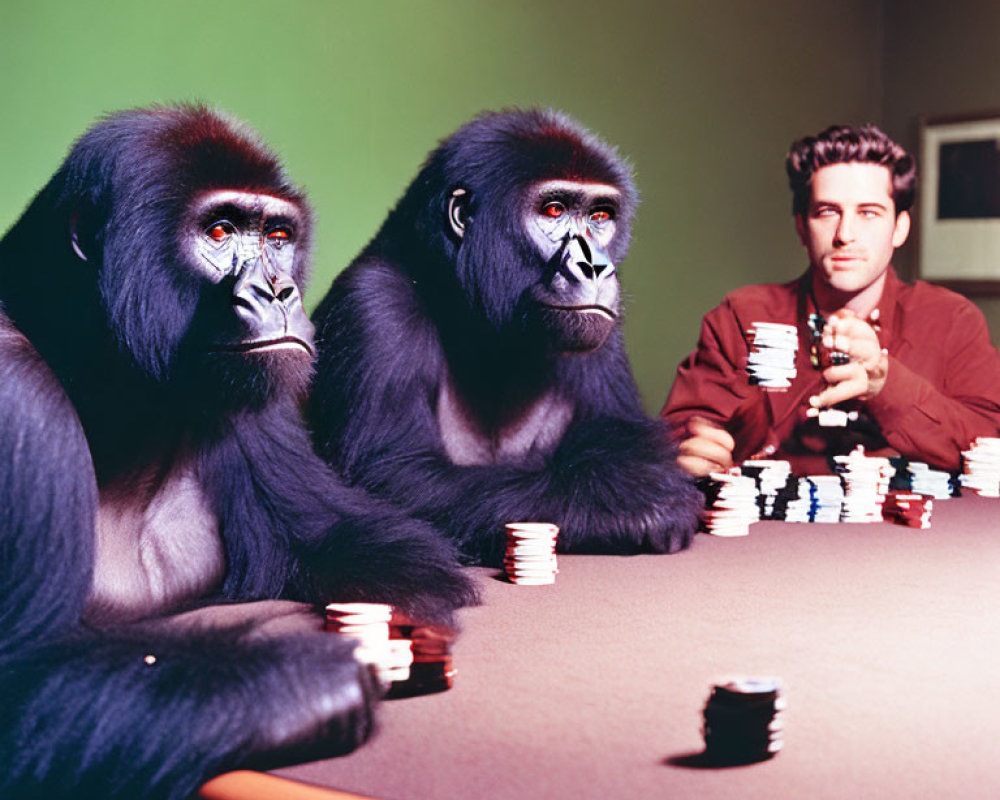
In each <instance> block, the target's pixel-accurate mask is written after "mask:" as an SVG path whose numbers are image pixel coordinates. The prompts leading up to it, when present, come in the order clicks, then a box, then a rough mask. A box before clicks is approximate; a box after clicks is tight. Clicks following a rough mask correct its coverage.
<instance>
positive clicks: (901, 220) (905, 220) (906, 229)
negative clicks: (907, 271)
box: [892, 211, 910, 247]
mask: <svg viewBox="0 0 1000 800" xmlns="http://www.w3.org/2000/svg"><path fill="white" fill-rule="evenodd" d="M909 235H910V212H909V211H900V212H899V214H898V215H897V216H896V228H895V230H893V232H892V246H893V247H899V246H900V245H901V244H902V243H903V242H905V241H906V237H907V236H909Z"/></svg>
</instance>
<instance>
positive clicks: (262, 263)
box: [232, 254, 314, 356]
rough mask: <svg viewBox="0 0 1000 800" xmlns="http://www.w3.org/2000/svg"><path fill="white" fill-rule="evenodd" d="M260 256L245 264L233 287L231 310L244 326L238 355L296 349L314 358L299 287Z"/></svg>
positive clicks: (310, 329)
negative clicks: (232, 309) (241, 353)
mask: <svg viewBox="0 0 1000 800" xmlns="http://www.w3.org/2000/svg"><path fill="white" fill-rule="evenodd" d="M267 261H268V259H267V258H266V257H265V256H264V255H263V254H258V255H256V256H255V257H252V258H250V259H248V260H247V261H245V262H244V264H243V267H242V268H241V269H240V272H239V277H238V278H237V280H236V283H235V284H234V286H233V297H232V302H233V308H234V310H235V312H236V316H237V317H238V318H239V320H240V322H241V324H242V326H243V331H244V333H243V338H242V340H241V341H240V343H239V346H238V347H237V348H236V349H238V350H239V351H241V352H250V351H260V350H281V349H299V350H305V351H306V353H308V354H309V355H310V356H311V355H313V354H314V353H313V325H312V323H311V322H310V321H309V317H308V316H307V315H306V312H305V309H304V308H303V306H302V295H301V293H300V292H299V287H298V284H296V283H295V281H294V279H293V278H292V277H291V276H290V275H288V274H287V273H284V272H282V271H281V270H278V269H275V268H274V267H273V266H272V265H270V264H268V263H267Z"/></svg>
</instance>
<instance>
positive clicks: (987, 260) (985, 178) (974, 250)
mask: <svg viewBox="0 0 1000 800" xmlns="http://www.w3.org/2000/svg"><path fill="white" fill-rule="evenodd" d="M920 172H921V180H920V198H919V206H918V208H919V213H920V243H919V267H918V271H919V276H920V277H921V278H923V279H924V280H928V281H933V282H934V283H938V284H941V285H943V286H947V287H948V288H950V289H954V290H956V291H959V292H962V293H963V294H967V295H1000V112H996V113H993V114H976V115H967V116H951V117H925V118H923V119H922V120H921V126H920Z"/></svg>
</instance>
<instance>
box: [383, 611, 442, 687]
mask: <svg viewBox="0 0 1000 800" xmlns="http://www.w3.org/2000/svg"><path fill="white" fill-rule="evenodd" d="M389 635H390V637H391V638H392V639H397V638H398V639H405V640H408V641H410V642H412V649H413V664H412V665H411V666H410V676H409V677H408V678H407V679H406V680H405V681H396V682H394V683H393V684H392V686H391V687H390V689H389V693H388V695H387V696H388V697H390V698H402V697H414V696H416V695H424V694H433V693H436V692H443V691H446V690H448V689H450V688H451V687H452V685H453V684H454V682H455V675H456V674H457V673H458V670H457V669H456V668H455V666H454V663H453V661H452V656H451V646H452V643H453V642H454V641H455V632H454V631H453V630H452V629H450V628H447V627H444V626H441V625H424V624H421V623H417V622H414V621H413V620H411V619H409V618H408V617H406V616H405V615H403V614H401V613H399V612H398V611H396V612H394V613H393V616H392V622H391V623H390V627H389Z"/></svg>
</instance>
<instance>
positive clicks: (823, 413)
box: [806, 407, 858, 428]
mask: <svg viewBox="0 0 1000 800" xmlns="http://www.w3.org/2000/svg"><path fill="white" fill-rule="evenodd" d="M811 411H816V413H815V414H810V413H809V412H811ZM806 415H807V416H815V417H816V422H818V423H819V426H820V427H821V428H844V427H847V423H848V422H854V421H855V420H857V418H858V412H857V411H842V410H841V409H839V408H833V407H830V408H821V409H809V411H807V412H806Z"/></svg>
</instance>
